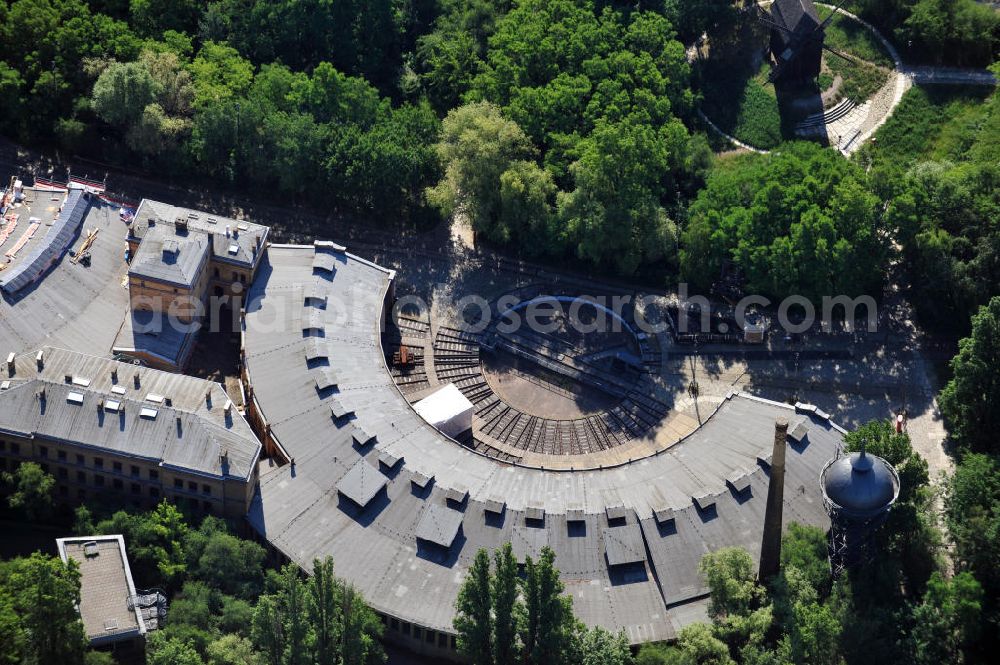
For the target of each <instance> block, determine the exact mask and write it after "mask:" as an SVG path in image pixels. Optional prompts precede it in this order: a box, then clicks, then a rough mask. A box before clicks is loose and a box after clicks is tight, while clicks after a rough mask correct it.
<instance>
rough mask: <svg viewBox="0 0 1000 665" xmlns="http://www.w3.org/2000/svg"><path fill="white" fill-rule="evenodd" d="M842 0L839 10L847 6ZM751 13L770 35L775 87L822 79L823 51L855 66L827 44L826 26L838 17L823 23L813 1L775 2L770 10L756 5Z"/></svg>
mask: <svg viewBox="0 0 1000 665" xmlns="http://www.w3.org/2000/svg"><path fill="white" fill-rule="evenodd" d="M848 1H849V0H842V1H841V2H840V3H839V5H838V6H837V10H839V9H840V8H841V7H843V6H844V5H846V4H847V2H848ZM750 13H751V14H752V15H753V16H754V18H756V20H757V21H758V22H759V23H761V24H763V25H764V26H766V27H767V28H768V29H769V30H770V32H771V38H770V45H769V48H768V50H769V51H770V53H771V58H772V60H773V61H774V68H773V69H772V70H771V74H770V76H768V80H769V81H770V82H772V83H776V82H777V83H791V84H803V83H807V82H809V81H813V80H815V79H816V77H817V76H819V73H820V69H821V66H822V58H823V51H827V52H829V53H832V54H833V55H835V56H837V57H838V58H843V59H844V60H846V61H847V62H850V63H854V62H855V61H854V59H853V58H852V57H851V56H849V55H847V54H845V53H842V52H840V51H838V50H836V49H834V48H832V47H830V46H828V45H826V44H825V43H824V38H825V36H826V32H825V30H826V26H827V25H829V23H830V21H832V20H833V18H834V17H835V16H836V15H837V12H836V11H834V12H832V13H831V14H830V15H829V16H828V17H827V18H826V19H825V20H823V21H820V19H819V14H818V13H817V12H816V6H815V5H814V4H813V0H774V2H772V3H771V7H770V9H769V10H768V9H763V8H762V7H761V6H760V5H759V4H756V3H755V4H753V5H752V6H751V8H750Z"/></svg>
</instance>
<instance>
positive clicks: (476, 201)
mask: <svg viewBox="0 0 1000 665" xmlns="http://www.w3.org/2000/svg"><path fill="white" fill-rule="evenodd" d="M436 150H437V153H438V157H439V159H440V160H441V163H442V164H443V166H444V177H443V178H442V179H441V181H440V182H439V183H438V184H437V185H436V186H434V187H433V188H431V189H428V190H427V199H428V201H430V203H431V204H432V205H434V206H435V207H437V208H438V209H439V210H440V211H441V212H442V214H444V215H446V216H451V215H458V216H459V217H460V218H464V219H466V220H467V221H468V223H469V224H470V225H471V226H472V228H473V229H474V230H475V231H477V232H479V233H482V234H483V235H484V236H486V237H487V238H489V239H491V240H494V241H496V242H507V241H508V240H510V238H511V230H510V229H509V228H507V227H505V226H503V225H502V224H501V219H500V210H501V205H500V177H501V175H502V174H503V173H504V172H505V171H507V169H509V168H510V167H511V165H512V164H513V163H514V162H516V161H519V160H523V159H525V158H526V157H530V156H531V155H532V154H533V152H534V148H533V147H532V145H531V141H530V140H529V139H528V137H527V135H525V133H524V132H523V131H522V130H521V128H520V127H518V126H517V124H516V123H514V122H512V121H510V120H507V119H505V118H503V116H502V115H501V113H500V109H499V108H498V107H496V106H494V105H493V104H489V103H485V102H483V103H477V104H467V105H465V106H462V107H460V108H457V109H454V110H452V111H450V112H449V113H448V116H447V117H446V118H445V120H444V123H443V124H442V127H441V140H440V142H439V143H438V144H437V146H436Z"/></svg>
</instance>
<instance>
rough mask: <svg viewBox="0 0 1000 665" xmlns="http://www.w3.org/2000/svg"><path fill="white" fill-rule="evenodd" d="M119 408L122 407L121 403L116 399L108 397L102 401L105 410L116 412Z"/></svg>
mask: <svg viewBox="0 0 1000 665" xmlns="http://www.w3.org/2000/svg"><path fill="white" fill-rule="evenodd" d="M121 408H122V403H121V402H119V401H117V400H113V399H109V400H107V401H106V402H104V410H105V411H110V412H111V413H118V410H119V409H121Z"/></svg>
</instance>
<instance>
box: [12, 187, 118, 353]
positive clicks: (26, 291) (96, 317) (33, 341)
mask: <svg viewBox="0 0 1000 665" xmlns="http://www.w3.org/2000/svg"><path fill="white" fill-rule="evenodd" d="M25 192H26V196H27V197H29V198H30V199H32V200H31V201H30V202H29V204H30V205H31V206H32V211H33V214H36V213H34V210H35V208H39V210H38V212H37V214H38V215H39V216H43V215H45V214H46V213H47V211H46V210H45V209H44V206H45V204H46V203H50V204H51V205H53V206H57V205H58V203H59V202H60V201H61V199H62V194H59V196H58V197H57V201H51V202H50V201H48V200H47V199H46V200H42V198H44V197H51V196H52V194H53V193H52V192H40V191H36V190H31V189H26V190H25ZM13 210H14V211H15V212H16V211H19V210H20V211H24V210H25V208H24V207H22V208H15V209H13ZM48 214H52V213H48ZM83 227H84V228H85V229H86V230H87V231H88V232H90V231H97V232H98V233H97V235H96V237H95V240H94V241H93V243H92V244H91V246H90V249H89V252H90V254H91V260H90V262H89V264H84V263H73V262H72V261H70V260H69V259H68V258H67V256H66V255H65V254H63V255H62V258H61V259H58V258H57V260H56V263H55V265H54V266H53V267H52V268H51V269H49V270H47V271H45V272H44V274H43V275H42V276H41V278H40V279H38V280H36V281H34V282H32V283H31V284H30V285H28V286H25V287H24V288H22V289H20V291H18V292H17V294H16V295H14V296H11V295H10V294H8V293H6V292H4V293H2V297H0V355H2V356H4V357H6V355H7V354H8V353H10V352H15V353H22V352H25V351H29V350H34V349H37V348H38V347H40V346H42V345H45V344H49V345H52V346H58V347H61V348H66V349H72V350H74V351H81V352H84V353H91V354H107V353H108V352H109V350H110V349H111V345H112V343H113V342H114V340H115V335H116V334H117V333H118V330H119V328H120V327H121V324H122V318H123V317H124V316H125V312H126V310H127V309H128V289H125V288H123V287H122V284H121V283H122V278H123V277H124V275H125V272H126V270H127V266H126V264H125V250H124V243H123V240H124V236H125V226H124V225H123V224H122V222H121V221H120V220H119V219H118V208H117V207H116V206H111V205H107V204H104V203H101V202H100V201H98V200H94V201H93V202H92V203H91V205H90V206H89V207H88V208H87V211H86V215H85V217H84V219H83ZM39 232H40V231H39ZM49 232H50V233H51V232H52V230H51V229H50V230H49ZM42 240H45V238H42ZM21 260H22V259H18V261H21ZM8 270H13V268H8V269H7V270H4V271H0V274H4V273H8ZM8 275H9V273H8Z"/></svg>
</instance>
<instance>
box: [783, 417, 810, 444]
mask: <svg viewBox="0 0 1000 665" xmlns="http://www.w3.org/2000/svg"><path fill="white" fill-rule="evenodd" d="M808 434H809V424H808V422H807V421H806V419H805V418H799V419H797V420H796V422H795V424H793V425H792V426H791V427H790V428H789V430H788V438H789V439H791V440H792V441H796V442H801V441H803V440H804V439H805V438H806V436H807V435H808Z"/></svg>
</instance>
